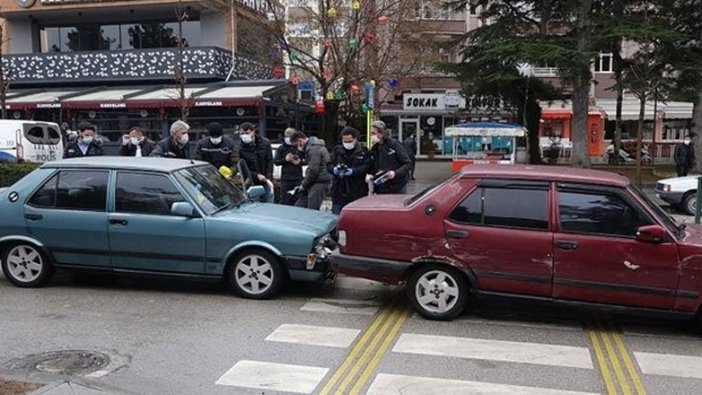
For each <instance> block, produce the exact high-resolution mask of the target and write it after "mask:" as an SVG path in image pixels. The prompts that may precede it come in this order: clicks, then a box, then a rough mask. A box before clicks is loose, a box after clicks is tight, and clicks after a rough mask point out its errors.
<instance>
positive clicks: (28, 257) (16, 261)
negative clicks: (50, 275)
mask: <svg viewBox="0 0 702 395" xmlns="http://www.w3.org/2000/svg"><path fill="white" fill-rule="evenodd" d="M43 267H44V262H43V260H42V258H41V254H39V252H38V251H37V250H35V249H34V248H32V247H29V246H17V247H14V248H13V249H12V250H10V253H9V254H8V255H7V268H8V269H9V271H10V274H11V275H12V277H14V278H15V279H16V280H17V281H21V282H23V283H29V282H32V281H34V280H36V279H37V278H38V277H39V275H40V274H41V271H42V268H43Z"/></svg>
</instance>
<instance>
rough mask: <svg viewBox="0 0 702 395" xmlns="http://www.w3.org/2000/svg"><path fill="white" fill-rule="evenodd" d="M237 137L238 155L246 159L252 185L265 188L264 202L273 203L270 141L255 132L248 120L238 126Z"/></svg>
mask: <svg viewBox="0 0 702 395" xmlns="http://www.w3.org/2000/svg"><path fill="white" fill-rule="evenodd" d="M239 129H240V130H239V138H241V146H240V148H239V155H240V156H241V159H243V160H244V161H246V165H247V166H248V167H249V171H250V172H251V178H252V180H251V181H252V182H253V184H254V185H261V186H263V187H264V188H266V196H265V198H264V201H265V202H266V203H273V202H274V200H275V197H274V195H273V182H272V180H273V152H272V149H271V142H270V141H268V139H267V138H265V137H262V136H259V135H258V134H257V133H256V127H255V126H254V125H253V124H252V123H249V122H244V123H242V124H241V126H240V127H239Z"/></svg>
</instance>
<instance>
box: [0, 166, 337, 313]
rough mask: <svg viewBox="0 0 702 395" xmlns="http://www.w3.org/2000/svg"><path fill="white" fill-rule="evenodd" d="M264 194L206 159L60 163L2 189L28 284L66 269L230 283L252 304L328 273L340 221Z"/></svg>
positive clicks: (13, 253) (10, 267)
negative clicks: (260, 198) (267, 199)
mask: <svg viewBox="0 0 702 395" xmlns="http://www.w3.org/2000/svg"><path fill="white" fill-rule="evenodd" d="M262 192H263V189H262V187H253V188H250V189H249V190H248V191H247V193H244V192H243V191H241V190H240V189H238V188H236V187H235V186H234V185H232V184H231V183H230V182H229V181H227V180H226V179H225V178H223V177H222V176H221V175H220V174H219V173H218V171H217V170H216V169H215V168H214V167H212V166H211V165H209V164H207V163H204V162H196V161H188V160H177V159H163V158H131V157H130V158H120V157H93V158H78V159H68V160H60V161H55V162H50V163H47V164H45V165H43V166H42V167H41V168H39V169H37V170H35V171H34V172H32V173H30V174H29V175H27V176H26V177H24V178H23V179H22V180H20V181H18V182H17V183H16V184H15V185H13V186H11V187H9V188H6V189H4V190H2V191H0V213H1V216H2V221H1V222H0V259H2V270H3V273H4V274H5V277H6V278H7V280H8V281H9V282H11V283H12V284H14V285H16V286H19V287H38V286H41V285H44V284H46V282H47V281H49V280H50V279H51V277H52V275H53V273H54V270H55V268H57V267H67V268H77V269H93V270H94V269H98V270H107V271H113V272H134V273H149V274H164V275H178V276H193V277H209V278H224V279H226V280H227V281H228V282H229V284H230V285H231V287H232V289H233V290H234V291H235V292H236V293H237V294H238V295H240V296H242V297H245V298H251V299H267V298H271V297H273V296H275V295H276V294H277V293H278V292H279V291H280V290H281V289H282V287H283V285H284V284H285V283H286V282H287V281H288V280H309V281H317V280H322V279H324V278H326V277H327V276H329V275H330V273H331V272H330V267H329V263H328V262H327V257H328V255H329V253H330V252H331V250H332V249H333V248H334V244H335V242H334V238H335V232H336V217H335V216H333V215H330V214H325V213H321V212H317V211H312V210H307V209H302V208H296V207H289V206H281V205H273V204H265V203H256V202H253V201H252V200H251V199H250V197H255V196H256V195H259V194H261V193H262Z"/></svg>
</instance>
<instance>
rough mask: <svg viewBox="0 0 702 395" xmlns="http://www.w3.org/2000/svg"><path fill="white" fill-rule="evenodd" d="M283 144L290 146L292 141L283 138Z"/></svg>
mask: <svg viewBox="0 0 702 395" xmlns="http://www.w3.org/2000/svg"><path fill="white" fill-rule="evenodd" d="M285 144H287V145H292V141H290V137H286V138H285Z"/></svg>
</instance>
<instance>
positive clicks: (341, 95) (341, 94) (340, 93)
mask: <svg viewBox="0 0 702 395" xmlns="http://www.w3.org/2000/svg"><path fill="white" fill-rule="evenodd" d="M344 96H346V92H344V91H336V93H335V94H334V98H335V99H336V100H342V99H343V98H344Z"/></svg>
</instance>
